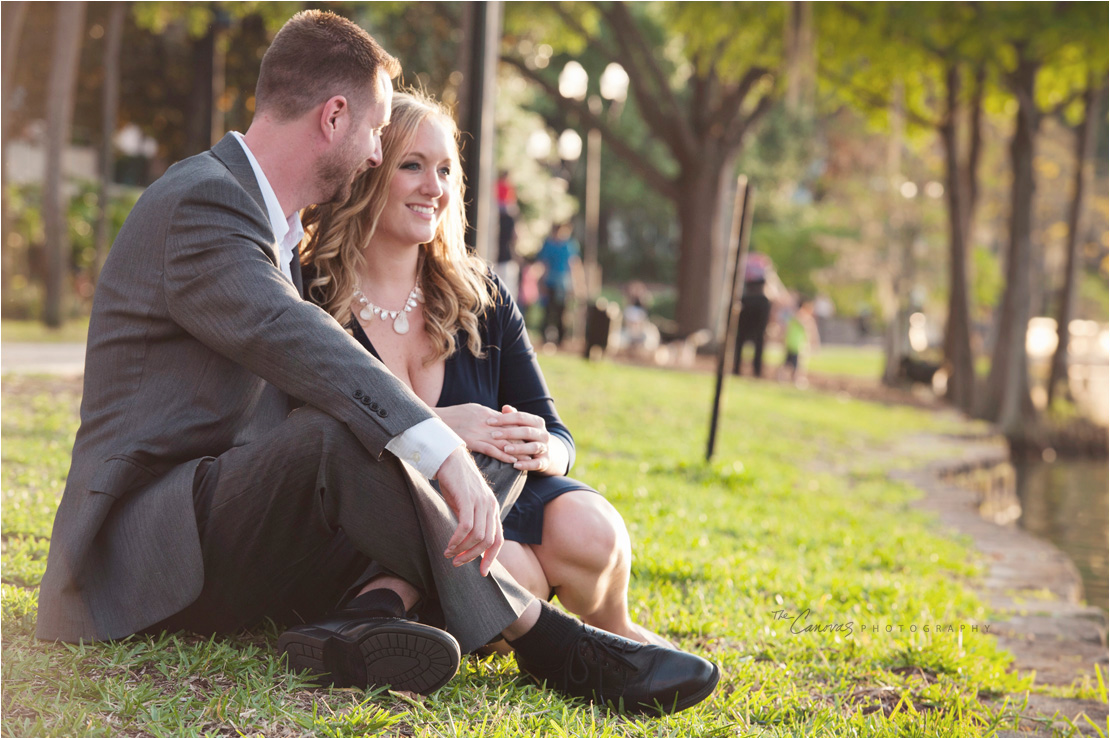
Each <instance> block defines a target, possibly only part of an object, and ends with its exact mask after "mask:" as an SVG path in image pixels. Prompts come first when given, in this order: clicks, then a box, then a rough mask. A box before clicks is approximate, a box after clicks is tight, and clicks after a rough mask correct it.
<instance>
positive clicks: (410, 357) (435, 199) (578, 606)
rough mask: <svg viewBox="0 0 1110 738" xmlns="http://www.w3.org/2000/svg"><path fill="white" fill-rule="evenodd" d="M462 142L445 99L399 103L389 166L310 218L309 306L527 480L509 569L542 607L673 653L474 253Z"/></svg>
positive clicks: (611, 514) (386, 147)
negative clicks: (547, 602) (578, 475)
mask: <svg viewBox="0 0 1110 738" xmlns="http://www.w3.org/2000/svg"><path fill="white" fill-rule="evenodd" d="M457 136H458V130H457V128H456V127H455V124H454V122H453V121H452V119H451V117H450V115H449V114H448V113H447V111H446V110H445V109H444V108H443V107H442V106H440V105H439V104H438V103H436V102H434V101H432V100H430V99H427V98H424V97H422V96H417V95H413V94H396V95H395V96H394V98H393V110H392V114H391V120H390V125H389V126H388V127H387V128H386V129H385V132H384V134H383V136H382V148H383V163H382V165H381V166H379V167H377V168H375V169H370V170H368V171H366V172H364V173H363V174H362V175H360V176H359V178H358V179H356V181H355V183H354V186H353V189H352V193H351V196H350V198H349V199H348V200H347V201H346V202H345V203H342V204H331V205H324V206H320V207H314V208H310V209H309V210H308V211H307V212H306V213H305V217H304V220H305V224H306V230H307V232H308V234H309V240H308V242H307V244H306V246H305V249H304V253H303V254H302V257H301V258H302V262H303V264H304V265H305V267H306V269H307V272H306V273H307V274H309V275H310V276H309V277H308V279H307V281H306V284H307V286H308V290H309V295H310V297H311V298H312V299H313V300H315V301H316V302H317V304H319V305H320V306H321V307H323V308H324V309H325V310H327V311H328V312H329V313H331V314H332V315H333V316H334V317H335V318H336V320H338V321H339V322H340V323H342V324H344V325H347V326H348V327H349V328H350V330H351V333H352V335H353V336H354V337H355V338H356V339H357V340H358V341H359V342H360V343H361V344H362V345H363V346H364V347H365V348H366V349H367V351H370V352H371V353H373V354H374V355H375V356H376V357H377V358H378V359H380V360H381V361H382V362H383V363H384V364H385V365H386V366H387V367H389V369H390V370H391V371H393V373H394V374H396V375H397V376H398V377H399V378H401V379H402V380H404V381H405V382H406V383H408V384H409V386H410V387H412V389H413V391H414V392H415V393H416V394H417V396H419V397H420V398H421V399H422V400H424V401H425V402H426V403H427V404H428V405H429V406H431V407H433V408H435V411H436V413H437V414H438V415H439V416H440V418H442V419H443V421H444V422H445V423H446V424H447V425H448V426H450V427H451V429H452V430H454V431H455V433H457V434H458V435H459V436H460V437H461V438H462V439H463V440H464V441H465V442H466V445H467V448H469V449H470V450H471V451H473V452H478V453H483V454H486V455H487V456H491V457H493V458H497V459H500V460H502V461H505V462H508V463H512V464H513V465H514V466H515V467H516V468H517V469H521V470H523V471H525V472H527V473H528V478H527V481H526V483H525V485H524V491H523V492H522V493H521V496H520V498H519V499H518V501H517V502H516V504H515V505H514V506H513V508H512V509H511V510H510V511H509V514H508V516H507V517H506V519H505V521H504V532H505V545H504V547H503V548H502V550H501V553H500V555H499V557H498V560H499V561H501V562H502V564H503V565H504V566H505V567H506V568H507V569H508V570H509V572H510V573H511V574H512V575H513V576H514V577H515V578H516V580H517V581H518V582H519V583H520V584H521V585H522V586H524V587H526V588H527V589H528V590H529V591H531V592H532V593H534V594H535V595H536V596H538V597H542V598H545V599H546V598H549V597H551V596H552V595H553V594H554V595H557V596H558V597H559V601H560V602H561V603H562V604H563V606H564V607H566V608H567V610H569V611H570V612H572V613H574V614H575V615H577V616H578V617H580V618H581V619H582V620H583V621H585V622H586V623H588V624H589V625H592V626H595V627H598V628H602V629H604V630H608V631H610V632H612V633H616V634H618V635H621V636H625V637H627V638H631V639H634V640H638V641H641V642H648V643H655V644H657V645H669V644H667V642H666V641H665V640H663V639H662V638H661V637H659V636H658V635H656V634H654V633H652V632H651V631H649V630H647V629H646V628H643V627H641V626H639V625H637V624H635V623H633V622H632V620H631V618H630V617H629V613H628V601H627V595H628V579H629V570H630V567H631V563H632V553H631V547H630V543H629V538H628V531H627V530H626V528H625V525H624V521H623V519H622V518H621V516H620V514H619V513H618V512H617V511H616V510H615V509H614V508H613V506H612V505H611V504H609V502H608V501H606V500H605V498H604V497H602V496H601V495H600V494H598V493H597V492H595V491H594V490H592V489H591V488H590V487H589V486H587V485H586V484H584V483H582V482H579V481H577V480H575V479H572V478H570V477H568V476H566V474H567V473H568V472H569V470H570V468H571V465H572V464H573V462H574V441H573V439H572V437H571V434H570V431H568V430H567V428H566V426H565V425H563V423H562V421H561V420H560V419H559V415H558V413H557V412H556V410H555V404H554V402H553V401H552V398H551V395H550V393H549V392H548V389H547V385H546V383H545V382H544V379H543V375H542V374H541V372H540V368H539V365H538V363H537V362H536V356H535V352H534V351H533V349H532V345H531V343H530V341H529V338H528V334H527V332H526V330H525V327H524V320H523V318H522V317H521V314H520V311H519V310H518V309H517V307H516V305H515V303H514V302H513V300H512V298H511V297H510V296H509V295H508V292H507V290H506V289H505V287H504V285H503V284H501V283H500V282H499V281H498V280H497V278H496V277H495V276H493V275H492V274H491V273H490V272H489V269H488V267H487V266H486V264H485V263H484V262H483V261H481V260H480V259H478V258H476V257H474V256H471V255H470V254H468V252H467V250H466V245H465V244H464V242H463V230H464V215H463V184H462V171H461V168H460V166H459V151H458V143H457Z"/></svg>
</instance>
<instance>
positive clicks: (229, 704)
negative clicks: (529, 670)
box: [2, 357, 1029, 737]
mask: <svg viewBox="0 0 1110 738" xmlns="http://www.w3.org/2000/svg"><path fill="white" fill-rule="evenodd" d="M544 367H545V371H546V372H547V374H548V379H549V382H550V384H551V387H552V390H553V392H554V394H555V396H556V398H557V399H558V401H559V404H560V408H561V410H562V413H563V415H564V419H565V420H566V421H567V423H568V425H569V426H570V427H571V428H572V430H574V431H575V435H576V439H577V441H578V466H577V468H576V470H575V474H576V475H577V476H579V477H580V478H582V479H584V480H586V481H588V482H590V483H592V484H593V485H595V486H596V487H597V488H598V489H599V490H601V491H602V492H603V493H604V494H605V495H606V496H607V497H608V498H609V499H610V500H611V501H612V502H613V503H614V504H615V505H616V506H617V507H618V509H620V510H621V512H622V513H623V514H624V515H625V517H626V519H627V521H628V526H629V529H630V531H631V534H632V538H633V542H634V544H633V545H634V550H635V553H636V560H635V563H634V566H633V582H632V586H631V594H630V598H631V604H632V609H633V612H634V614H635V615H636V616H637V617H638V618H639V619H640V621H641V622H644V623H645V624H647V625H648V626H649V627H652V628H654V629H656V630H658V631H660V632H661V633H663V634H664V635H666V636H667V637H669V638H671V639H673V640H676V641H678V642H679V643H680V644H681V645H682V646H683V647H684V648H687V649H691V650H694V651H696V652H698V653H701V654H703V655H705V656H706V657H707V658H710V659H712V660H714V661H715V662H716V663H717V664H719V665H720V667H721V670H722V680H721V684H720V687H719V688H718V689H717V691H716V693H715V694H714V695H713V696H712V698H710V699H709V700H707V701H706V702H704V703H702V704H701V705H699V706H698V707H696V708H694V709H691V710H688V711H686V712H683V713H680V714H678V715H674V716H670V717H665V718H644V717H638V718H635V719H633V718H626V717H621V716H614V715H610V714H608V713H606V712H605V711H603V710H600V709H598V708H595V707H592V706H589V705H587V704H585V703H582V702H575V701H568V700H564V699H562V698H560V697H558V696H556V695H554V694H553V693H551V692H544V691H540V690H538V689H537V688H536V687H534V686H530V685H528V684H526V683H524V682H523V681H521V680H519V679H518V678H517V671H516V667H515V664H514V661H513V659H512V657H499V656H493V657H488V658H484V659H479V658H476V657H470V658H467V659H464V662H463V666H462V670H461V672H460V674H459V676H458V677H456V678H455V679H454V680H453V681H452V682H451V683H450V684H449V685H448V686H447V687H445V688H444V689H442V690H440V691H439V692H437V693H435V694H434V695H432V696H430V697H427V698H421V699H412V698H411V697H410V696H408V695H404V694H395V693H391V692H383V691H378V692H374V693H366V692H362V691H358V690H321V689H311V688H308V687H306V686H305V682H304V681H303V680H302V679H301V678H299V677H297V676H295V675H291V674H288V673H286V671H285V670H284V668H283V666H282V664H281V663H280V662H279V661H278V660H277V659H276V658H275V656H274V653H273V642H274V640H275V639H276V636H277V634H278V630H277V628H276V627H275V626H273V625H272V624H265V625H262V626H259V627H258V628H257V629H255V630H252V631H250V632H246V633H242V634H239V635H237V636H235V637H227V638H215V639H201V638H196V637H192V636H187V635H166V636H162V637H159V638H152V637H145V638H131V639H128V640H125V641H123V642H119V643H114V644H96V645H91V646H83V647H77V646H64V645H46V644H40V643H37V642H35V641H34V640H33V638H32V636H31V634H32V632H33V623H34V610H35V587H36V585H37V583H38V582H39V580H40V578H41V575H42V571H43V568H44V565H45V557H46V550H47V547H48V545H49V535H50V528H51V522H52V516H53V510H54V507H55V505H56V504H57V496H58V494H59V493H60V491H61V488H62V486H63V483H64V478H65V474H66V471H67V468H68V454H69V450H70V446H71V444H72V441H73V435H74V432H75V430H76V424H77V408H78V403H79V399H80V398H79V393H80V386H79V384H77V383H75V382H73V381H65V380H55V379H48V378H41V377H39V378H34V377H16V376H8V377H5V378H4V383H3V407H4V412H3V470H2V493H3V523H2V533H3V544H4V548H3V623H2V624H3V654H2V655H3V665H2V669H3V673H2V678H3V723H2V730H3V733H4V735H7V736H24V735H56V736H72V735H104V736H115V735H126V736H138V735H157V736H162V735H164V736H191V735H246V736H255V735H265V736H292V735H297V736H328V737H332V736H351V737H353V736H362V735H378V734H382V735H405V736H408V735H420V736H439V735H450V736H529V737H530V736H535V735H550V736H741V735H743V736H747V735H766V736H793V735H807V736H809V735H837V736H840V735H844V736H846V735H867V736H871V735H880V736H881V735H890V736H895V735H915V736H951V735H968V736H973V735H991V734H993V733H994V732H996V731H997V730H999V729H1001V728H1013V727H1014V726H1015V725H1016V720H1017V717H1016V714H1017V711H1016V707H1009V706H1007V707H1003V708H1002V709H999V707H998V705H997V703H994V705H993V707H990V706H988V702H987V701H988V700H999V699H1003V696H1004V695H1006V694H1008V693H1013V692H1020V691H1022V690H1024V689H1026V688H1028V686H1029V682H1028V680H1025V681H1023V680H1022V679H1020V678H1019V677H1017V676H1015V675H1012V674H1010V673H1008V672H1007V666H1008V663H1009V657H1008V655H1007V654H1006V653H1004V652H1001V651H999V650H998V649H997V647H996V646H995V643H994V641H993V639H992V638H991V637H990V636H987V635H985V634H984V633H983V629H984V627H985V626H986V625H989V623H990V617H991V616H990V613H989V611H988V610H987V609H986V608H985V606H984V605H983V604H982V603H981V602H980V601H979V600H978V599H977V598H976V597H975V596H974V594H972V592H971V589H970V586H969V585H970V582H971V581H972V580H973V579H974V578H975V577H976V576H979V575H980V574H981V569H980V568H979V567H978V566H977V564H976V562H975V561H974V559H973V556H972V555H971V553H970V549H969V548H968V547H967V546H966V545H965V544H963V543H960V542H957V541H954V540H951V539H949V538H947V537H946V536H944V535H943V534H941V533H940V532H939V530H938V529H937V528H936V526H935V523H934V522H933V521H931V520H930V519H929V518H927V517H925V516H924V515H922V514H920V513H917V512H915V511H914V510H913V509H912V508H911V507H910V502H911V500H912V499H913V498H914V496H915V494H916V492H915V491H914V490H913V489H911V488H908V487H906V486H904V485H901V484H896V483H893V482H891V481H889V480H888V479H887V476H886V472H887V470H888V469H890V468H891V467H892V466H893V465H895V464H905V463H907V460H906V459H905V458H904V457H896V456H894V455H892V453H891V449H892V448H893V447H894V445H895V444H896V443H897V442H898V439H900V438H903V439H904V437H905V436H906V435H907V434H915V433H944V432H961V431H964V430H967V428H966V426H963V425H960V424H958V423H957V422H956V421H953V420H947V419H939V418H938V417H937V416H933V415H929V414H926V413H923V412H920V411H916V410H911V409H908V408H891V407H883V406H879V405H873V404H865V403H860V402H855V401H851V400H847V399H845V398H843V397H832V396H822V395H819V394H816V393H812V392H803V391H798V390H795V389H793V388H790V387H786V386H782V385H776V384H773V383H766V382H762V383H760V382H752V381H748V380H741V379H733V380H732V381H731V383H730V384H729V386H728V389H727V405H726V408H725V411H724V414H723V420H722V425H721V435H720V436H719V438H718V444H717V458H716V459H715V460H714V461H713V462H712V463H710V464H706V463H704V462H703V461H702V457H703V454H704V448H705V438H706V433H707V418H708V404H709V399H710V396H711V391H712V380H711V378H710V377H708V376H706V375H696V374H688V373H679V372H666V371H661V370H654V369H642V368H634V367H625V366H614V365H611V364H605V363H602V364H586V363H584V362H582V361H579V360H576V359H573V358H568V357H545V359H544Z"/></svg>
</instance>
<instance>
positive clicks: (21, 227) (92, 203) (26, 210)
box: [3, 181, 141, 318]
mask: <svg viewBox="0 0 1110 738" xmlns="http://www.w3.org/2000/svg"><path fill="white" fill-rule="evenodd" d="M98 191H99V186H98V185H97V184H96V183H94V182H89V181H83V182H79V183H78V184H77V190H76V192H74V193H73V194H72V195H71V197H70V198H69V210H68V212H67V217H66V220H67V223H68V225H69V247H70V254H69V257H68V259H67V262H68V267H69V271H70V272H71V273H74V274H77V273H81V272H84V271H86V270H87V269H88V268H89V266H90V265H91V264H92V263H93V260H94V259H95V258H96V232H95V230H96V220H97V218H98V217H99V212H100V206H99V203H98V200H99V195H98ZM140 194H141V191H140V190H136V189H130V188H128V189H121V190H118V191H117V192H116V193H115V194H112V196H111V197H110V199H109V201H108V240H109V243H111V241H112V240H113V239H115V235H116V233H118V232H119V229H120V228H122V227H123V222H124V220H126V219H127V215H128V213H130V212H131V208H132V207H134V206H135V202H136V201H137V200H138V199H139V195H140ZM7 196H8V197H7V199H8V208H9V217H10V218H11V220H10V221H9V224H10V228H11V232H10V233H9V234H8V242H7V244H6V248H7V249H8V250H9V257H8V258H9V259H10V263H11V264H12V265H13V266H14V269H13V271H12V273H11V274H9V275H8V276H9V279H10V285H11V289H10V290H9V291H8V292H7V293H5V294H4V296H3V311H4V316H5V317H19V318H33V317H37V316H38V310H39V307H40V300H41V297H40V292H39V290H40V280H41V275H40V274H39V273H38V269H41V266H39V265H40V264H41V263H42V258H43V256H42V250H43V248H44V240H45V231H44V228H43V222H42V186H41V185H39V184H22V185H17V184H12V185H8V192H7ZM84 296H86V297H87V296H88V295H84ZM75 307H76V306H75Z"/></svg>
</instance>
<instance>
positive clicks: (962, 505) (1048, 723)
mask: <svg viewBox="0 0 1110 738" xmlns="http://www.w3.org/2000/svg"><path fill="white" fill-rule="evenodd" d="M908 442H911V443H913V444H914V447H915V448H917V449H920V448H921V445H922V442H923V439H921V438H920V437H916V438H913V439H909V441H908ZM925 443H927V444H928V445H929V446H932V447H933V448H936V449H939V450H942V451H944V452H945V454H946V457H945V458H943V459H941V460H938V461H933V462H930V463H928V464H927V465H925V466H924V467H919V468H916V469H911V470H896V471H894V472H891V474H890V476H891V478H892V479H894V480H897V481H900V482H904V483H907V484H911V485H913V486H914V487H916V488H917V489H920V490H921V491H922V492H924V496H923V497H922V498H921V499H919V500H917V501H916V502H915V503H913V504H914V507H916V508H918V509H920V510H925V511H928V512H930V513H932V514H934V515H936V517H937V518H938V519H939V520H940V521H941V523H942V524H943V525H944V526H946V527H947V528H950V529H952V530H954V531H955V532H956V533H958V534H961V535H965V536H968V537H969V538H970V539H971V540H972V541H973V543H974V545H975V547H976V549H978V550H979V552H980V553H981V554H983V557H984V558H985V559H986V561H987V562H988V563H987V566H988V571H987V575H986V577H985V579H984V580H983V581H982V582H981V583H980V584H979V586H978V587H977V588H976V589H977V591H978V593H979V594H980V595H981V596H982V597H983V598H984V599H985V600H986V601H987V603H988V604H989V605H990V606H991V608H992V609H993V610H994V611H995V612H997V613H998V614H999V616H1000V617H1001V618H1003V619H1001V620H999V621H998V622H997V623H995V624H993V627H992V628H991V631H992V633H996V634H997V637H998V639H999V645H1001V646H1002V647H1003V648H1005V649H1006V650H1007V651H1009V652H1011V653H1012V654H1013V655H1014V663H1013V666H1012V667H1011V668H1012V669H1013V670H1016V671H1020V672H1035V675H1036V682H1035V683H1036V684H1041V685H1053V686H1061V687H1064V686H1069V685H1071V684H1072V683H1073V682H1074V681H1075V680H1076V679H1079V678H1081V677H1083V676H1092V675H1093V674H1094V670H1095V667H1096V666H1097V667H1098V668H1100V669H1102V672H1103V674H1104V675H1105V674H1106V673H1107V666H1108V665H1107V640H1106V632H1107V619H1106V614H1105V613H1104V612H1103V611H1102V610H1100V609H1099V608H1097V607H1093V606H1090V605H1083V604H1081V602H1080V595H1081V593H1082V591H1083V587H1082V580H1081V579H1080V576H1079V572H1078V570H1077V569H1076V567H1075V564H1073V563H1072V561H1071V560H1070V559H1069V558H1068V557H1067V556H1066V555H1064V553H1063V552H1062V551H1060V549H1058V548H1056V546H1054V545H1052V544H1051V543H1048V542H1047V541H1044V540H1042V539H1040V538H1037V537H1036V536H1034V535H1033V534H1031V533H1028V532H1026V531H1024V530H1022V529H1021V528H1018V527H1017V526H1016V525H1013V524H1010V525H999V524H997V523H994V522H991V521H990V520H987V519H985V518H984V517H983V516H982V515H981V514H980V512H979V509H978V506H979V503H980V499H979V495H977V494H976V493H975V492H972V491H970V490H968V489H964V488H962V487H958V486H956V485H955V484H953V483H951V482H948V481H945V480H946V478H950V477H952V476H953V475H956V474H960V473H964V472H969V471H975V470H980V469H986V468H990V467H996V466H1000V465H1003V464H1009V460H1010V456H1009V450H1008V448H1007V447H1006V444H1005V440H1004V439H1002V438H1000V437H995V436H975V437H963V438H946V437H941V436H930V437H929V439H928V440H927V441H925ZM1104 678H1105V677H1104ZM1012 697H1013V698H1014V699H1016V700H1018V703H1019V704H1020V703H1021V702H1022V701H1024V699H1025V695H1014V696H1012ZM1011 702H1013V700H1011ZM1084 714H1085V715H1086V716H1087V717H1089V718H1090V719H1091V720H1093V721H1094V723H1095V724H1096V725H1100V726H1106V725H1107V716H1108V713H1107V705H1106V703H1104V702H1099V701H1095V700H1075V699H1063V698H1056V697H1047V696H1044V695H1029V696H1028V704H1027V705H1026V707H1025V710H1024V711H1023V717H1025V718H1026V722H1027V723H1028V727H1029V728H1030V729H1031V732H1022V733H1015V734H1014V735H1043V736H1046V737H1047V736H1051V735H1053V731H1052V726H1053V725H1055V727H1056V728H1057V729H1065V730H1067V729H1070V726H1069V725H1068V724H1067V723H1066V722H1065V721H1063V720H1061V719H1060V718H1062V717H1066V718H1069V719H1070V720H1072V722H1073V723H1074V724H1075V725H1076V726H1078V727H1079V728H1080V731H1081V732H1082V733H1083V734H1085V735H1097V733H1096V732H1095V731H1094V730H1093V729H1092V728H1091V726H1090V725H1089V724H1088V723H1087V721H1086V720H1084V719H1083V717H1082V715H1084ZM1024 727H1025V726H1023V729H1024ZM1104 729H1105V728H1104Z"/></svg>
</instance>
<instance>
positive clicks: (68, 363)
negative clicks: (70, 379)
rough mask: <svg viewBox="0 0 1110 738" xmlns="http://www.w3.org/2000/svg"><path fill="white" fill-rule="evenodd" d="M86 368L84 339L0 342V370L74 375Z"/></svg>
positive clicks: (5, 371)
mask: <svg viewBox="0 0 1110 738" xmlns="http://www.w3.org/2000/svg"><path fill="white" fill-rule="evenodd" d="M84 370H85V344H83V343H3V344H0V372H4V373H7V372H18V373H21V374H62V375H72V374H81V373H82V372H84Z"/></svg>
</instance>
